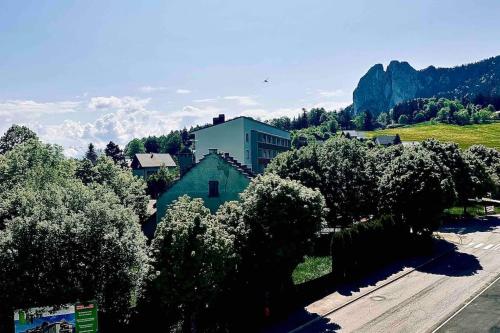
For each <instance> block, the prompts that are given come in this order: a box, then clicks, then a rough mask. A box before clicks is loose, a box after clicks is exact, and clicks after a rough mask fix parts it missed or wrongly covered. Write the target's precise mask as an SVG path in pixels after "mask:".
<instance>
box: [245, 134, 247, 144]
mask: <svg viewBox="0 0 500 333" xmlns="http://www.w3.org/2000/svg"><path fill="white" fill-rule="evenodd" d="M245 141H246V142H248V133H246V134H245Z"/></svg>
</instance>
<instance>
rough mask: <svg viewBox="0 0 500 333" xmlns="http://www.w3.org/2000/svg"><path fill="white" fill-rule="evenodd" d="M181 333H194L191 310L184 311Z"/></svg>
mask: <svg viewBox="0 0 500 333" xmlns="http://www.w3.org/2000/svg"><path fill="white" fill-rule="evenodd" d="M182 332H183V333H196V322H195V318H194V315H193V312H192V311H191V310H187V309H186V310H184V320H183V322H182Z"/></svg>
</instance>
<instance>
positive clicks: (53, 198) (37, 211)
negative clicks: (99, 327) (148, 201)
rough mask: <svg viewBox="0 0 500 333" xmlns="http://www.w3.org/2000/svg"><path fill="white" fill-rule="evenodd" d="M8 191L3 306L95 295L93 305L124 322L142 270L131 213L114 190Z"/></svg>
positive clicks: (74, 185)
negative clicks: (11, 209)
mask: <svg viewBox="0 0 500 333" xmlns="http://www.w3.org/2000/svg"><path fill="white" fill-rule="evenodd" d="M11 195H12V196H13V197H16V198H18V199H20V201H19V202H17V203H16V207H15V209H16V210H17V211H18V212H19V213H20V214H16V216H13V217H11V218H9V219H6V220H4V224H5V229H4V230H3V231H1V232H0V265H1V267H2V270H0V303H1V304H2V307H3V309H4V310H9V311H13V309H17V308H29V307H33V306H43V305H47V304H52V305H63V304H67V303H71V302H74V301H75V300H77V299H80V300H91V299H96V300H97V302H98V304H99V308H100V310H102V311H105V312H107V313H109V314H112V315H113V316H114V317H116V319H117V320H123V319H125V318H126V316H127V314H128V313H129V311H130V309H131V306H132V303H131V300H132V299H134V298H137V297H138V295H139V293H140V290H141V287H142V281H143V279H144V277H145V274H146V272H147V269H148V268H147V266H148V257H147V248H146V240H145V237H144V236H143V234H142V232H141V230H140V227H139V224H138V223H137V217H135V215H134V214H133V213H132V212H131V211H130V210H129V209H127V208H124V207H123V206H122V205H121V204H120V202H119V200H118V198H117V197H116V196H115V195H114V193H112V192H109V191H106V190H104V189H102V188H100V189H91V188H89V187H85V186H84V185H82V184H81V183H78V182H71V183H69V184H67V185H65V186H60V185H58V184H55V185H54V184H47V185H46V186H45V188H43V189H34V188H31V189H28V188H23V187H18V188H17V189H16V190H15V191H14V192H12V193H11ZM9 204H12V202H2V206H3V208H4V209H5V208H6V207H5V206H6V205H9ZM7 209H8V208H7ZM61 290H63V291H64V292H61Z"/></svg>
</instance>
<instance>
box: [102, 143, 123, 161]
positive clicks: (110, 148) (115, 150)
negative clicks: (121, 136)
mask: <svg viewBox="0 0 500 333" xmlns="http://www.w3.org/2000/svg"><path fill="white" fill-rule="evenodd" d="M104 153H105V154H106V156H108V157H109V158H111V159H112V160H113V162H115V164H116V165H119V166H121V167H126V166H127V163H126V161H125V155H124V154H123V151H122V150H121V149H120V147H119V146H118V145H117V144H115V143H114V142H113V141H109V143H108V144H107V145H106V148H105V149H104Z"/></svg>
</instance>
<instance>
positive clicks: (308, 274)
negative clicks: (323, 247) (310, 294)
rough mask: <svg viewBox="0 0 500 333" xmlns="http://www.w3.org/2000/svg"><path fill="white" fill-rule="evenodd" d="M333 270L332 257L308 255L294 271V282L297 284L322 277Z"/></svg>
mask: <svg viewBox="0 0 500 333" xmlns="http://www.w3.org/2000/svg"><path fill="white" fill-rule="evenodd" d="M331 272H332V258H331V257H330V256H325V257H306V259H305V260H304V262H302V263H300V264H299V265H298V266H297V267H296V268H295V270H294V271H293V275H292V278H293V283H294V284H295V285H297V284H301V283H304V282H307V281H311V280H314V279H317V278H320V277H322V276H324V275H326V274H329V273H331Z"/></svg>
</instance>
